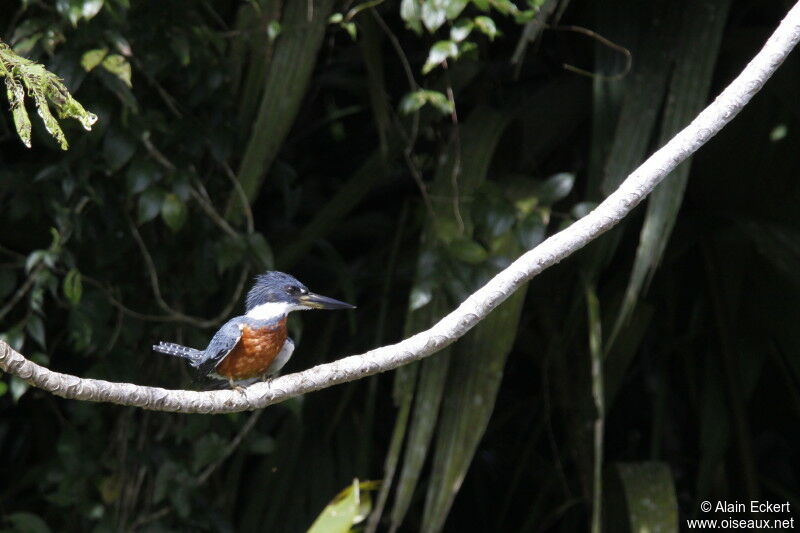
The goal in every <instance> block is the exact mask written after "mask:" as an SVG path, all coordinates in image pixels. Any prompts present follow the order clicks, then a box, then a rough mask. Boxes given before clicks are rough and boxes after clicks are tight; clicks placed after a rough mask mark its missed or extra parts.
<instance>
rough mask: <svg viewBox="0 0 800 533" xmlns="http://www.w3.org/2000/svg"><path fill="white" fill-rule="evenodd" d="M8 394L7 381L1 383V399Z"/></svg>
mask: <svg viewBox="0 0 800 533" xmlns="http://www.w3.org/2000/svg"><path fill="white" fill-rule="evenodd" d="M7 392H8V384H7V383H6V382H5V381H0V397H2V396H4V395H5V394H6V393H7Z"/></svg>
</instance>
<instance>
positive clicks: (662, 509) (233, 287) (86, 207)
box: [0, 0, 800, 531]
mask: <svg viewBox="0 0 800 533" xmlns="http://www.w3.org/2000/svg"><path fill="white" fill-rule="evenodd" d="M423 4H425V5H423ZM790 4H791V3H790V2H786V1H779V0H770V1H759V2H756V1H751V0H733V1H731V0H703V1H689V0H686V1H678V2H675V1H667V0H658V1H654V2H638V1H635V0H613V1H606V2H592V1H589V0H572V1H566V0H561V1H560V2H559V1H543V2H533V3H532V4H531V5H530V6H529V5H528V4H524V3H523V2H518V3H517V4H512V3H511V2H507V1H505V0H502V1H499V0H498V1H497V2H484V1H478V0H473V1H471V2H459V1H455V0H451V1H442V2H439V3H437V2H433V1H431V0H428V2H427V3H425V2H418V1H417V0H404V1H403V2H402V3H400V4H398V2H394V1H385V2H382V3H381V2H369V3H367V4H358V3H344V4H340V3H333V2H332V0H314V1H313V2H311V1H309V2H288V1H284V2H281V1H277V0H263V1H261V0H259V1H254V2H250V3H246V2H238V1H233V0H230V1H224V2H209V1H188V0H185V1H181V0H167V1H161V2H131V3H129V2H128V1H127V0H105V1H103V0H41V1H23V2H19V1H11V2H6V5H5V6H4V9H2V10H0V11H1V12H0V32H2V33H0V38H1V39H2V40H3V41H4V42H6V43H8V44H10V45H11V46H13V47H14V49H15V50H16V51H17V52H18V53H19V54H20V55H23V56H25V57H28V58H30V59H34V60H36V61H39V62H41V63H43V64H45V66H46V67H47V68H48V69H50V70H52V71H53V72H55V73H57V74H58V75H59V76H61V77H62V78H63V79H64V81H65V84H66V85H67V86H68V87H69V89H70V90H71V91H72V93H73V94H74V95H75V97H76V98H77V99H78V100H79V101H80V102H81V103H82V104H83V105H84V106H85V107H86V108H87V109H89V110H91V111H92V112H94V113H96V114H97V115H98V116H99V121H98V122H97V124H96V125H95V126H94V128H93V130H92V131H91V132H90V133H87V132H84V131H83V130H82V129H81V128H80V126H79V124H78V123H77V122H74V121H70V122H65V123H63V126H64V127H65V131H66V135H67V138H68V140H69V142H70V148H69V150H68V151H66V152H63V151H61V150H60V149H59V148H58V145H57V144H56V142H55V141H54V140H52V139H51V138H50V137H49V136H48V135H47V133H46V132H45V131H44V128H43V127H42V125H41V121H39V120H38V117H36V116H35V112H34V111H33V108H32V107H30V109H29V110H30V111H31V113H32V116H33V125H34V132H33V148H31V149H26V148H25V147H24V146H23V145H22V144H21V143H20V141H19V139H18V137H17V135H16V132H15V131H14V127H13V124H12V121H11V115H10V114H9V113H8V112H3V113H0V212H2V224H0V331H2V332H3V333H2V334H3V338H4V339H6V340H7V341H8V342H9V343H10V344H12V345H13V346H14V347H15V348H16V349H18V350H20V351H21V352H22V353H24V354H26V356H28V357H30V358H32V359H33V360H35V361H37V362H40V363H43V364H46V365H47V366H48V367H50V368H53V369H57V370H59V371H61V372H67V373H71V374H76V375H80V376H85V377H95V378H102V379H108V380H114V381H125V382H132V383H137V384H146V385H158V386H164V387H198V386H202V385H199V384H197V383H194V382H193V381H192V376H191V375H190V374H189V372H188V371H187V369H186V367H185V365H184V364H182V363H181V361H177V360H172V359H167V358H165V357H162V356H159V355H157V354H152V353H150V350H149V347H150V345H151V344H152V343H153V342H154V341H157V340H160V339H166V340H176V341H180V342H183V343H185V344H189V345H193V346H201V345H204V343H205V342H207V340H208V338H209V337H210V335H211V334H212V333H213V331H214V328H215V326H217V325H218V324H220V323H221V322H222V321H223V320H224V319H225V318H227V317H228V316H230V315H231V314H233V313H235V312H238V311H239V310H240V309H241V296H242V294H241V290H242V285H243V284H244V286H245V287H246V285H247V284H248V283H249V281H250V279H251V278H252V277H253V276H254V275H255V274H256V273H258V272H260V271H263V270H266V269H272V268H278V269H282V270H287V271H289V272H291V273H293V274H295V275H296V276H297V277H298V278H300V279H301V280H303V281H304V282H305V283H306V284H307V285H309V286H310V287H312V288H313V289H314V290H316V291H318V292H321V293H323V294H330V295H331V296H334V297H338V298H341V299H344V300H347V301H351V302H356V303H357V304H358V310H357V311H356V312H355V313H351V314H347V313H306V314H303V316H302V317H293V318H292V323H291V327H292V332H293V337H294V338H295V340H296V341H298V349H297V351H296V352H295V354H296V355H295V357H294V358H293V359H292V361H291V363H290V364H289V366H288V368H287V370H288V371H295V370H299V369H303V368H307V367H310V366H312V365H314V364H317V363H320V362H323V361H330V360H333V359H335V358H336V357H339V356H342V355H345V354H351V353H358V352H361V351H364V350H367V349H369V348H371V347H374V346H378V345H382V344H385V343H388V342H393V341H396V340H399V339H400V338H402V337H403V336H404V335H406V334H408V333H410V332H413V331H416V330H419V329H423V328H424V327H426V326H427V325H428V324H430V323H431V322H432V321H433V320H435V319H436V318H437V317H439V316H441V315H442V314H444V313H445V312H446V311H447V310H448V309H450V308H452V307H453V306H454V305H455V304H457V303H458V301H460V300H461V299H463V297H464V296H465V295H466V294H469V293H470V292H471V291H472V290H473V289H474V288H475V287H477V286H478V285H480V284H481V283H482V282H483V280H485V279H487V277H488V276H490V275H491V274H492V273H493V272H496V271H497V270H498V269H499V268H502V266H503V265H505V264H507V263H508V261H509V260H510V259H512V258H514V257H516V256H517V255H519V253H520V252H521V251H522V250H523V249H525V248H529V247H531V246H533V245H535V244H536V243H538V242H540V241H541V240H542V239H543V238H544V236H545V235H546V234H549V233H552V232H553V231H555V230H557V229H559V228H561V227H564V226H565V225H567V224H569V223H570V221H571V220H574V218H575V217H578V216H580V215H581V213H584V212H586V210H587V209H590V208H591V206H592V205H593V203H594V202H596V201H597V200H598V199H600V198H602V197H603V196H604V195H605V194H606V193H607V192H608V191H609V190H612V189H613V187H614V186H615V183H618V181H619V180H621V179H622V178H623V177H624V176H625V175H626V174H627V173H628V172H629V171H630V170H632V169H633V168H634V167H635V166H636V165H637V164H638V163H639V162H640V161H642V160H643V159H644V157H645V156H646V155H647V154H648V153H649V152H650V151H652V149H654V148H655V147H657V146H658V145H659V144H660V143H661V142H663V141H664V140H665V139H667V138H669V137H670V136H671V135H672V133H674V132H675V131H677V129H679V128H680V127H681V125H683V124H685V123H686V122H687V121H688V120H690V119H691V118H692V117H693V116H694V115H695V114H696V112H697V110H699V109H700V108H701V107H702V106H703V105H704V103H705V102H706V101H707V100H708V98H709V97H710V95H713V94H716V93H717V92H718V91H719V90H720V89H721V88H722V87H724V86H725V85H726V84H727V83H728V82H729V81H730V80H731V79H732V77H733V76H735V75H736V74H737V73H738V72H739V71H740V70H741V68H742V67H743V66H744V65H745V63H746V62H747V61H748V60H749V59H750V58H751V57H752V56H753V55H754V53H755V51H756V50H757V49H758V48H759V47H760V46H761V45H762V43H763V42H764V40H765V39H766V37H767V36H768V35H769V34H770V32H771V31H772V30H773V29H774V27H775V25H776V24H777V22H778V20H779V19H780V17H781V16H782V15H783V14H784V13H785V12H786V10H787V9H788V8H789V7H790ZM531 6H533V7H532V8H531ZM483 8H486V9H488V11H483V10H482V9H483ZM462 9H463V10H462ZM417 10H419V11H417ZM335 13H338V14H340V16H334V17H333V18H330V19H329V17H330V15H331V14H335ZM479 17H487V18H484V19H481V18H479ZM545 21H546V22H547V24H548V25H547V26H546V27H545V26H543V23H544V22H545ZM470 25H472V26H471V28H472V30H471V33H470V34H469V36H468V37H466V38H464V39H457V37H459V35H458V31H466V29H467V28H468V27H470ZM409 27H410V28H412V29H409ZM453 27H455V28H456V29H455V30H454V33H451V31H450V29H451V28H453ZM414 28H416V30H418V31H414ZM431 30H433V31H431ZM495 30H497V31H495ZM351 32H354V33H355V34H356V38H355V39H353V38H352V37H351V35H350V34H351ZM448 36H450V39H453V41H448ZM525 38H529V39H530V41H531V42H529V43H527V46H526V42H525V41H524V40H523V39H525ZM605 39H608V40H610V41H612V42H611V43H607V42H606V41H605ZM442 40H444V41H445V44H441V41H442ZM437 43H438V44H437ZM465 43H472V44H465ZM432 47H433V49H432ZM431 50H433V52H432V51H431ZM87 53H88V55H87ZM429 53H430V54H432V56H431V57H434V59H437V60H441V59H443V58H445V57H446V56H447V55H448V54H449V55H450V57H447V64H446V66H444V65H437V63H438V61H433V62H432V63H430V65H428V66H427V67H425V68H426V70H427V69H428V67H430V68H429V70H430V72H429V73H427V74H424V75H423V73H422V70H423V67H424V66H425V65H426V60H428V58H429ZM436 53H438V54H440V55H439V56H436V55H435V54H436ZM441 54H445V55H441ZM628 55H630V57H631V59H632V63H631V65H632V68H631V69H630V70H628V68H627V66H626V57H627V56H628ZM111 56H114V58H113V59H112V60H110V62H109V63H105V62H103V63H102V64H99V65H98V66H94V65H91V64H90V63H91V61H90V60H91V59H92V58H93V57H94V58H100V59H99V60H98V62H100V61H103V60H104V58H105V59H107V58H109V57H111ZM456 56H458V57H456ZM565 65H568V66H567V67H565ZM89 67H93V68H89ZM799 67H800V62H799V60H798V57H797V54H796V53H795V54H794V55H793V56H792V57H790V59H789V61H787V63H786V64H785V65H784V66H783V67H782V68H781V69H780V70H779V71H778V73H777V74H776V76H775V78H774V79H773V80H771V81H770V82H769V83H768V84H767V86H766V87H765V89H764V90H763V91H762V92H761V93H760V94H759V95H758V96H756V98H755V99H754V100H753V102H752V103H751V104H750V105H749V106H748V107H747V108H746V109H745V110H744V111H743V112H742V114H741V115H740V116H739V117H738V118H736V120H735V121H734V122H733V123H732V124H731V125H730V126H729V127H728V128H726V129H725V130H724V131H723V132H722V133H721V134H720V135H719V136H718V137H717V138H715V139H713V140H712V141H711V142H710V143H709V144H708V145H707V146H705V147H704V148H703V149H702V150H701V151H700V153H698V154H697V155H696V156H695V158H694V160H693V161H692V162H691V165H688V164H687V165H684V166H683V167H682V168H681V169H680V170H678V171H676V173H675V176H673V177H671V178H670V181H669V182H668V183H667V184H666V185H664V186H662V188H661V189H660V190H659V191H658V192H657V193H656V195H654V196H653V197H652V199H651V200H650V203H649V204H648V205H647V206H642V207H640V208H639V209H638V210H637V211H636V212H635V214H634V215H633V216H631V217H630V218H629V219H628V220H627V221H626V222H625V224H624V225H623V226H622V227H620V228H618V229H616V230H614V231H612V232H610V233H609V234H608V235H606V236H604V237H603V238H602V239H600V240H598V241H597V242H595V243H593V244H592V245H590V247H589V248H588V249H586V250H584V251H582V252H580V253H579V254H577V255H576V256H575V257H573V258H571V259H570V260H569V261H566V262H565V263H564V264H562V265H559V266H557V267H555V268H553V269H551V270H550V271H548V272H546V273H545V274H544V275H542V276H540V277H539V278H536V279H535V280H534V281H533V282H532V283H531V284H530V286H529V288H528V289H527V293H526V294H525V293H520V294H519V295H518V296H515V297H514V298H512V299H511V300H509V301H508V302H507V303H506V304H504V306H503V307H502V308H501V309H499V310H498V311H496V312H495V313H494V314H493V315H492V316H491V317H490V318H489V319H488V320H487V321H485V322H484V323H483V324H482V325H481V326H480V327H479V328H477V329H476V330H475V331H474V332H472V333H470V334H469V335H468V336H467V337H466V338H465V339H463V340H462V341H460V342H459V343H457V344H456V345H455V346H454V347H452V348H450V349H448V351H447V352H445V353H442V354H439V355H437V356H435V357H433V358H431V359H430V360H428V361H425V362H423V363H421V364H418V365H415V366H413V367H407V368H404V369H402V370H401V371H398V372H397V373H396V374H395V375H382V376H375V377H373V378H369V379H365V380H361V381H359V382H356V383H351V384H348V385H344V386H340V387H334V388H331V389H328V390H325V391H322V392H319V393H315V394H313V395H310V396H307V397H303V398H300V399H297V400H293V401H289V402H286V403H284V404H282V405H278V406H274V407H271V408H269V409H266V410H264V411H263V412H257V413H240V414H233V415H224V416H222V415H220V416H199V415H191V416H187V415H176V414H164V413H152V412H145V411H140V410H134V409H127V408H121V407H116V406H112V405H96V404H88V403H80V402H71V401H63V400H60V399H57V398H54V397H52V396H49V395H47V394H45V393H42V392H40V391H37V390H32V389H28V388H27V386H26V384H25V383H24V382H22V381H20V380H18V379H16V378H13V377H10V376H3V377H2V378H0V413H1V415H0V459H1V460H0V517H2V518H0V528H5V529H8V530H14V531H18V530H21V531H49V530H52V531H85V530H96V531H106V530H154V531H161V530H164V531H168V530H176V531H183V530H209V531H302V530H305V529H306V528H308V527H309V526H310V525H311V523H312V522H313V521H314V519H315V517H316V516H317V515H318V514H319V513H320V512H321V511H322V509H323V508H324V507H325V505H326V504H327V503H328V502H329V501H330V500H331V499H332V498H333V497H334V495H336V494H337V492H339V491H340V490H341V489H342V488H344V487H345V486H347V485H348V484H349V483H351V481H352V480H353V478H359V479H362V480H364V479H384V484H383V489H382V491H381V492H378V493H375V494H373V504H375V503H378V504H379V505H384V506H383V512H382V515H381V516H382V518H381V521H380V523H379V524H378V526H379V528H380V529H381V530H383V529H387V530H389V529H391V528H400V530H407V531H416V530H428V531H435V530H438V529H441V528H444V529H445V530H447V531H471V530H482V531H550V530H554V531H575V530H585V529H588V528H594V529H595V530H596V531H599V528H600V527H601V525H602V524H601V520H604V521H605V529H606V530H608V531H621V530H625V529H626V528H630V529H632V530H633V529H636V530H639V528H641V527H647V528H651V529H652V530H656V528H659V527H660V528H663V529H662V530H674V529H676V528H677V527H679V524H681V523H683V520H685V519H688V518H694V517H701V518H705V517H710V516H712V514H713V513H711V514H704V513H701V512H700V511H699V503H700V502H701V501H703V500H710V501H713V502H716V501H718V500H728V501H748V500H751V499H758V500H770V501H773V502H787V501H788V502H790V504H791V509H792V512H793V513H795V515H796V513H797V509H799V508H800V480H799V479H798V467H800V464H799V463H798V454H797V450H798V445H800V441H798V432H797V426H798V417H799V416H800V339H798V337H797V335H798V328H797V327H796V324H798V322H799V321H800V316H799V315H798V309H800V306H798V303H800V292H798V286H799V285H800V238H799V236H800V218H798V210H797V207H796V206H797V203H798V200H800V195H799V194H798V192H799V189H798V185H797V184H798V181H797V179H796V176H797V172H798V170H800V169H799V168H798V167H799V165H798V163H800V157H799V154H800V151H799V150H798V148H797V147H798V127H800V108H798V101H799V100H798V99H797V97H796V94H797V87H798V85H799V84H800V77H799V74H798V73H800V68H799ZM576 68H577V69H581V70H583V71H585V72H584V73H583V74H582V73H580V72H576ZM87 69H88V71H87ZM128 73H129V74H128ZM128 75H129V77H130V82H131V83H130V84H128V83H127V81H126V76H128ZM418 90H423V92H418ZM424 91H429V92H424ZM3 107H4V108H5V107H6V105H5V104H4V105H3ZM687 178H689V179H688V181H687ZM238 183H241V187H240V186H239V185H237V184H238ZM684 185H685V188H684ZM243 197H245V198H246V199H247V202H246V203H247V205H248V207H247V208H243V207H242V206H243V202H242V198H243ZM642 228H644V230H643V229H642ZM395 467H396V468H395ZM387 469H388V471H389V474H390V475H388V476H387V473H386V472H387ZM601 471H602V473H603V476H602V483H599V482H598V481H599V479H600V477H599V476H598V474H599V473H600V472H601ZM601 503H602V505H601ZM643 509H645V510H646V511H644V512H643V511H642V510H643ZM376 516H377V515H376ZM727 516H730V514H729V513H728V514H726V513H722V514H720V515H719V518H725V517H727ZM735 517H736V518H748V515H747V514H744V513H740V514H736V515H735ZM790 517H791V513H789V514H785V515H776V516H771V518H790ZM761 518H763V516H762V517H761ZM373 525H375V524H373Z"/></svg>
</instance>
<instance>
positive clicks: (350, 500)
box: [308, 479, 380, 533]
mask: <svg viewBox="0 0 800 533" xmlns="http://www.w3.org/2000/svg"><path fill="white" fill-rule="evenodd" d="M379 486H380V482H378V481H361V482H360V481H359V480H358V479H354V480H353V484H352V485H350V486H349V487H347V488H346V489H344V490H343V491H341V492H340V493H339V494H337V495H336V497H335V498H334V499H333V501H331V503H329V504H328V506H327V507H325V509H324V510H323V511H322V513H321V514H320V515H319V516H318V517H317V519H316V520H314V523H313V524H312V525H311V527H310V528H309V530H308V533H348V532H349V531H350V530H351V529H352V528H353V526H355V525H357V524H359V523H361V522H363V521H364V519H365V518H366V517H367V515H368V514H369V512H370V510H371V509H372V498H371V497H370V495H369V494H368V492H367V491H373V490H376V489H377V488H378V487H379Z"/></svg>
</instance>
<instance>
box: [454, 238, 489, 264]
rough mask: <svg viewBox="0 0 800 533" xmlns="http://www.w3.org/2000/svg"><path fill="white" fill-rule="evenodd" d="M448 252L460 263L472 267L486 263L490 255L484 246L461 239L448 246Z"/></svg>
mask: <svg viewBox="0 0 800 533" xmlns="http://www.w3.org/2000/svg"><path fill="white" fill-rule="evenodd" d="M447 251H448V252H450V254H451V255H452V256H453V257H455V258H456V259H458V260H459V261H463V262H465V263H469V264H471V265H476V264H478V263H482V262H484V261H486V258H487V257H488V255H489V254H488V253H487V252H486V249H485V248H484V247H483V246H481V245H480V244H478V243H477V242H475V241H473V240H470V239H466V238H460V239H456V240H454V241H452V242H451V243H450V244H448V245H447Z"/></svg>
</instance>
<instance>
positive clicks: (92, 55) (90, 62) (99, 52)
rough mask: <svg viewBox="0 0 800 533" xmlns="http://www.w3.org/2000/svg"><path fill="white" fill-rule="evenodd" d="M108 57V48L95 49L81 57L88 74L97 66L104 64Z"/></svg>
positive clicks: (82, 64)
mask: <svg viewBox="0 0 800 533" xmlns="http://www.w3.org/2000/svg"><path fill="white" fill-rule="evenodd" d="M107 55H108V48H95V49H94V50H89V51H88V52H86V53H84V54H83V56H81V66H82V67H83V70H85V71H86V72H91V71H92V70H93V69H94V68H95V67H96V66H97V65H99V64H100V63H102V62H103V60H104V59H105V58H106V56H107Z"/></svg>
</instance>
